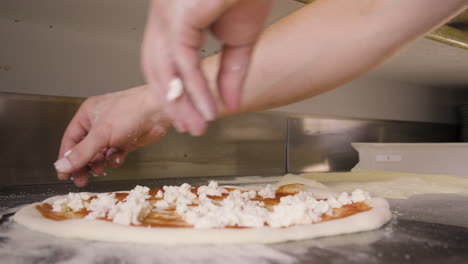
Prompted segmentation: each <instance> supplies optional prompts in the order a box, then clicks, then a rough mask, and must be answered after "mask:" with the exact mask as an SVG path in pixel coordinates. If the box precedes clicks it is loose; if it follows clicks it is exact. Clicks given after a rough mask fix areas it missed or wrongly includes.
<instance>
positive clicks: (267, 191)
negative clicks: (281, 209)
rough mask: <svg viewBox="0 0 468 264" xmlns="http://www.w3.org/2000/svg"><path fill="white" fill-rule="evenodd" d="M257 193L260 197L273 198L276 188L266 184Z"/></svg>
mask: <svg viewBox="0 0 468 264" xmlns="http://www.w3.org/2000/svg"><path fill="white" fill-rule="evenodd" d="M258 195H260V196H261V197H262V198H264V199H265V198H275V197H276V188H273V186H271V184H268V185H267V186H266V187H265V188H263V189H260V191H258Z"/></svg>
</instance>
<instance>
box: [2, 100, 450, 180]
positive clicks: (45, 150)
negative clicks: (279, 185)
mask: <svg viewBox="0 0 468 264" xmlns="http://www.w3.org/2000/svg"><path fill="white" fill-rule="evenodd" d="M82 101H83V100H82V99H78V98H67V97H52V96H35V95H15V94H5V93H0V124H1V127H0V145H1V150H0V175H1V177H0V186H6V185H26V184H41V183H55V182H58V180H57V179H56V178H55V173H54V170H53V166H52V164H53V162H54V161H55V160H56V158H57V151H58V147H59V143H60V139H61V136H62V133H63V131H64V129H65V127H66V125H67V123H68V122H69V120H70V119H71V118H72V116H73V114H74V113H75V111H76V109H77V108H78V106H79V104H80V103H81V102H82ZM356 141H366V142H421V141H426V142H439V141H445V142H448V141H457V126H454V125H443V124H428V123H417V122H392V121H369V120H349V119H346V120H345V119H331V118H320V117H311V116H303V117H288V116H286V115H285V114H283V113H277V112H262V113H256V114H247V115H241V116H237V117H230V118H225V119H222V120H218V121H216V122H213V123H211V124H210V128H209V130H208V132H207V134H206V135H204V136H202V137H190V136H188V135H180V134H177V133H173V132H172V131H171V132H170V133H169V134H168V135H167V136H166V137H165V138H164V139H162V140H161V141H160V142H158V143H156V144H153V145H151V146H148V147H146V148H143V149H141V150H139V151H136V152H134V153H132V154H130V155H129V157H128V159H127V161H126V164H125V165H124V166H123V167H122V168H119V169H115V170H111V171H110V172H109V173H108V176H107V177H98V178H93V179H92V180H93V181H109V180H123V179H153V178H175V177H199V176H210V177H211V176H213V177H214V176H245V175H281V174H284V173H286V172H293V173H299V172H305V171H343V170H349V169H351V168H352V167H353V166H354V164H356V162H357V157H358V156H357V153H356V152H355V151H354V150H353V149H352V148H351V146H350V142H356Z"/></svg>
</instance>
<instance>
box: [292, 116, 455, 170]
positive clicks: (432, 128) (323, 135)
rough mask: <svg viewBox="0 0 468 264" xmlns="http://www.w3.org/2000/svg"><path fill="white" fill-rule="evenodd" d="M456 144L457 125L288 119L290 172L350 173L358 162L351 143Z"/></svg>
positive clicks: (314, 118) (312, 118)
mask: <svg viewBox="0 0 468 264" xmlns="http://www.w3.org/2000/svg"><path fill="white" fill-rule="evenodd" d="M456 141H458V126H456V125H449V124H433V123H419V122H398V121H375V120H349V119H347V120H345V119H333V118H320V117H310V116H309V117H303V116H301V117H292V118H290V119H288V150H287V152H288V154H287V155H288V163H287V171H288V172H291V173H301V172H313V171H349V170H351V168H353V167H354V165H356V163H357V162H358V153H357V152H356V151H355V150H354V149H353V148H352V147H351V142H456Z"/></svg>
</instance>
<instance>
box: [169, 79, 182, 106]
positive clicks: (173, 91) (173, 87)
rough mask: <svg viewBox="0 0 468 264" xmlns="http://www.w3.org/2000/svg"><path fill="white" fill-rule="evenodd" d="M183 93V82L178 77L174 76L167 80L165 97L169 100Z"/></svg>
mask: <svg viewBox="0 0 468 264" xmlns="http://www.w3.org/2000/svg"><path fill="white" fill-rule="evenodd" d="M183 93H184V84H183V83H182V80H181V79H180V78H174V79H172V80H171V81H170V82H169V90H168V91H167V95H166V99H167V101H169V102H171V101H174V100H175V99H177V98H179V97H180V96H181V95H182V94H183Z"/></svg>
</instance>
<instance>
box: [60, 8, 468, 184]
mask: <svg viewBox="0 0 468 264" xmlns="http://www.w3.org/2000/svg"><path fill="white" fill-rule="evenodd" d="M466 6H467V1H466V0H445V1H442V0H354V1H349V0H319V1H317V2H316V3H314V4H311V5H309V6H307V7H305V8H303V9H301V10H299V11H298V12H296V13H294V14H292V15H290V16H288V17H286V18H285V19H283V20H281V21H279V22H278V23H275V24H274V25H272V26H271V27H270V28H268V30H266V31H265V32H264V34H263V35H262V36H261V37H260V39H259V42H258V45H257V47H256V51H255V53H254V57H253V61H252V66H251V68H250V71H249V76H248V78H247V80H246V85H245V87H244V92H243V98H242V100H241V107H240V109H239V110H237V111H235V112H229V113H228V112H227V111H226V110H225V109H223V108H222V104H221V103H218V106H219V108H220V109H222V110H223V112H222V113H223V115H230V114H236V113H241V112H253V111H258V110H263V109H268V108H273V107H278V106H281V105H286V104H289V103H293V102H296V101H299V100H303V99H305V98H308V97H311V96H314V95H317V94H320V93H323V92H325V91H328V90H330V89H333V88H335V87H337V86H339V85H340V84H342V83H345V82H347V81H350V80H352V79H354V78H357V77H358V76H360V75H362V74H364V73H365V72H367V71H369V70H370V69H371V68H373V67H375V66H376V65H378V64H379V63H381V62H382V61H384V60H385V59H386V58H388V57H389V56H391V55H392V54H394V53H395V52H396V51H398V50H399V49H401V48H402V47H404V46H405V45H406V44H408V43H409V42H411V41H412V40H414V39H416V38H418V37H420V36H422V35H423V34H425V33H426V32H428V31H430V30H431V29H433V28H435V27H437V26H438V25H440V24H442V23H444V22H445V21H446V20H448V19H449V18H450V17H452V16H453V15H455V14H456V13H457V12H459V11H461V10H463V9H464V8H466ZM218 60H219V58H218V56H212V57H209V58H207V59H205V60H204V61H203V67H204V71H205V74H206V75H207V77H208V80H209V82H210V83H211V89H212V91H213V92H214V93H215V91H216V88H215V85H214V84H215V83H216V77H215V76H216V73H217V72H218ZM96 110H98V111H96ZM96 113H99V115H97V114H96ZM169 127H170V124H169V121H168V119H167V117H166V116H165V115H164V114H162V112H161V105H160V104H159V102H158V100H156V98H154V96H152V93H151V91H150V89H149V87H148V86H141V87H137V88H134V89H131V90H127V91H124V92H120V93H114V94H110V95H105V96H99V97H94V98H91V99H88V100H87V101H86V102H85V103H84V104H83V105H82V106H81V107H80V110H79V111H78V113H77V114H76V115H75V118H74V119H73V120H72V121H71V123H70V125H69V127H68V128H67V131H66V132H65V135H64V137H63V140H62V146H61V150H60V154H59V157H60V160H59V161H58V162H57V163H56V164H55V165H56V169H57V171H58V172H59V178H61V179H68V178H70V176H71V175H73V177H74V182H75V184H76V185H77V186H84V185H86V184H87V173H88V170H89V169H91V170H93V171H94V172H95V173H97V174H102V173H103V172H104V164H105V163H107V164H108V165H110V166H115V167H116V166H120V165H121V164H122V162H123V159H124V158H125V155H126V154H127V152H129V151H133V150H135V149H136V148H139V147H142V146H143V145H146V144H149V143H152V142H154V141H156V140H158V139H159V138H160V137H162V136H163V135H164V133H165V132H166V131H167V130H168V129H169ZM110 149H116V151H117V152H115V151H110ZM69 150H72V151H69ZM109 152H110V153H109ZM65 153H68V155H65ZM106 160H107V161H106ZM88 164H89V165H88Z"/></svg>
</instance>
